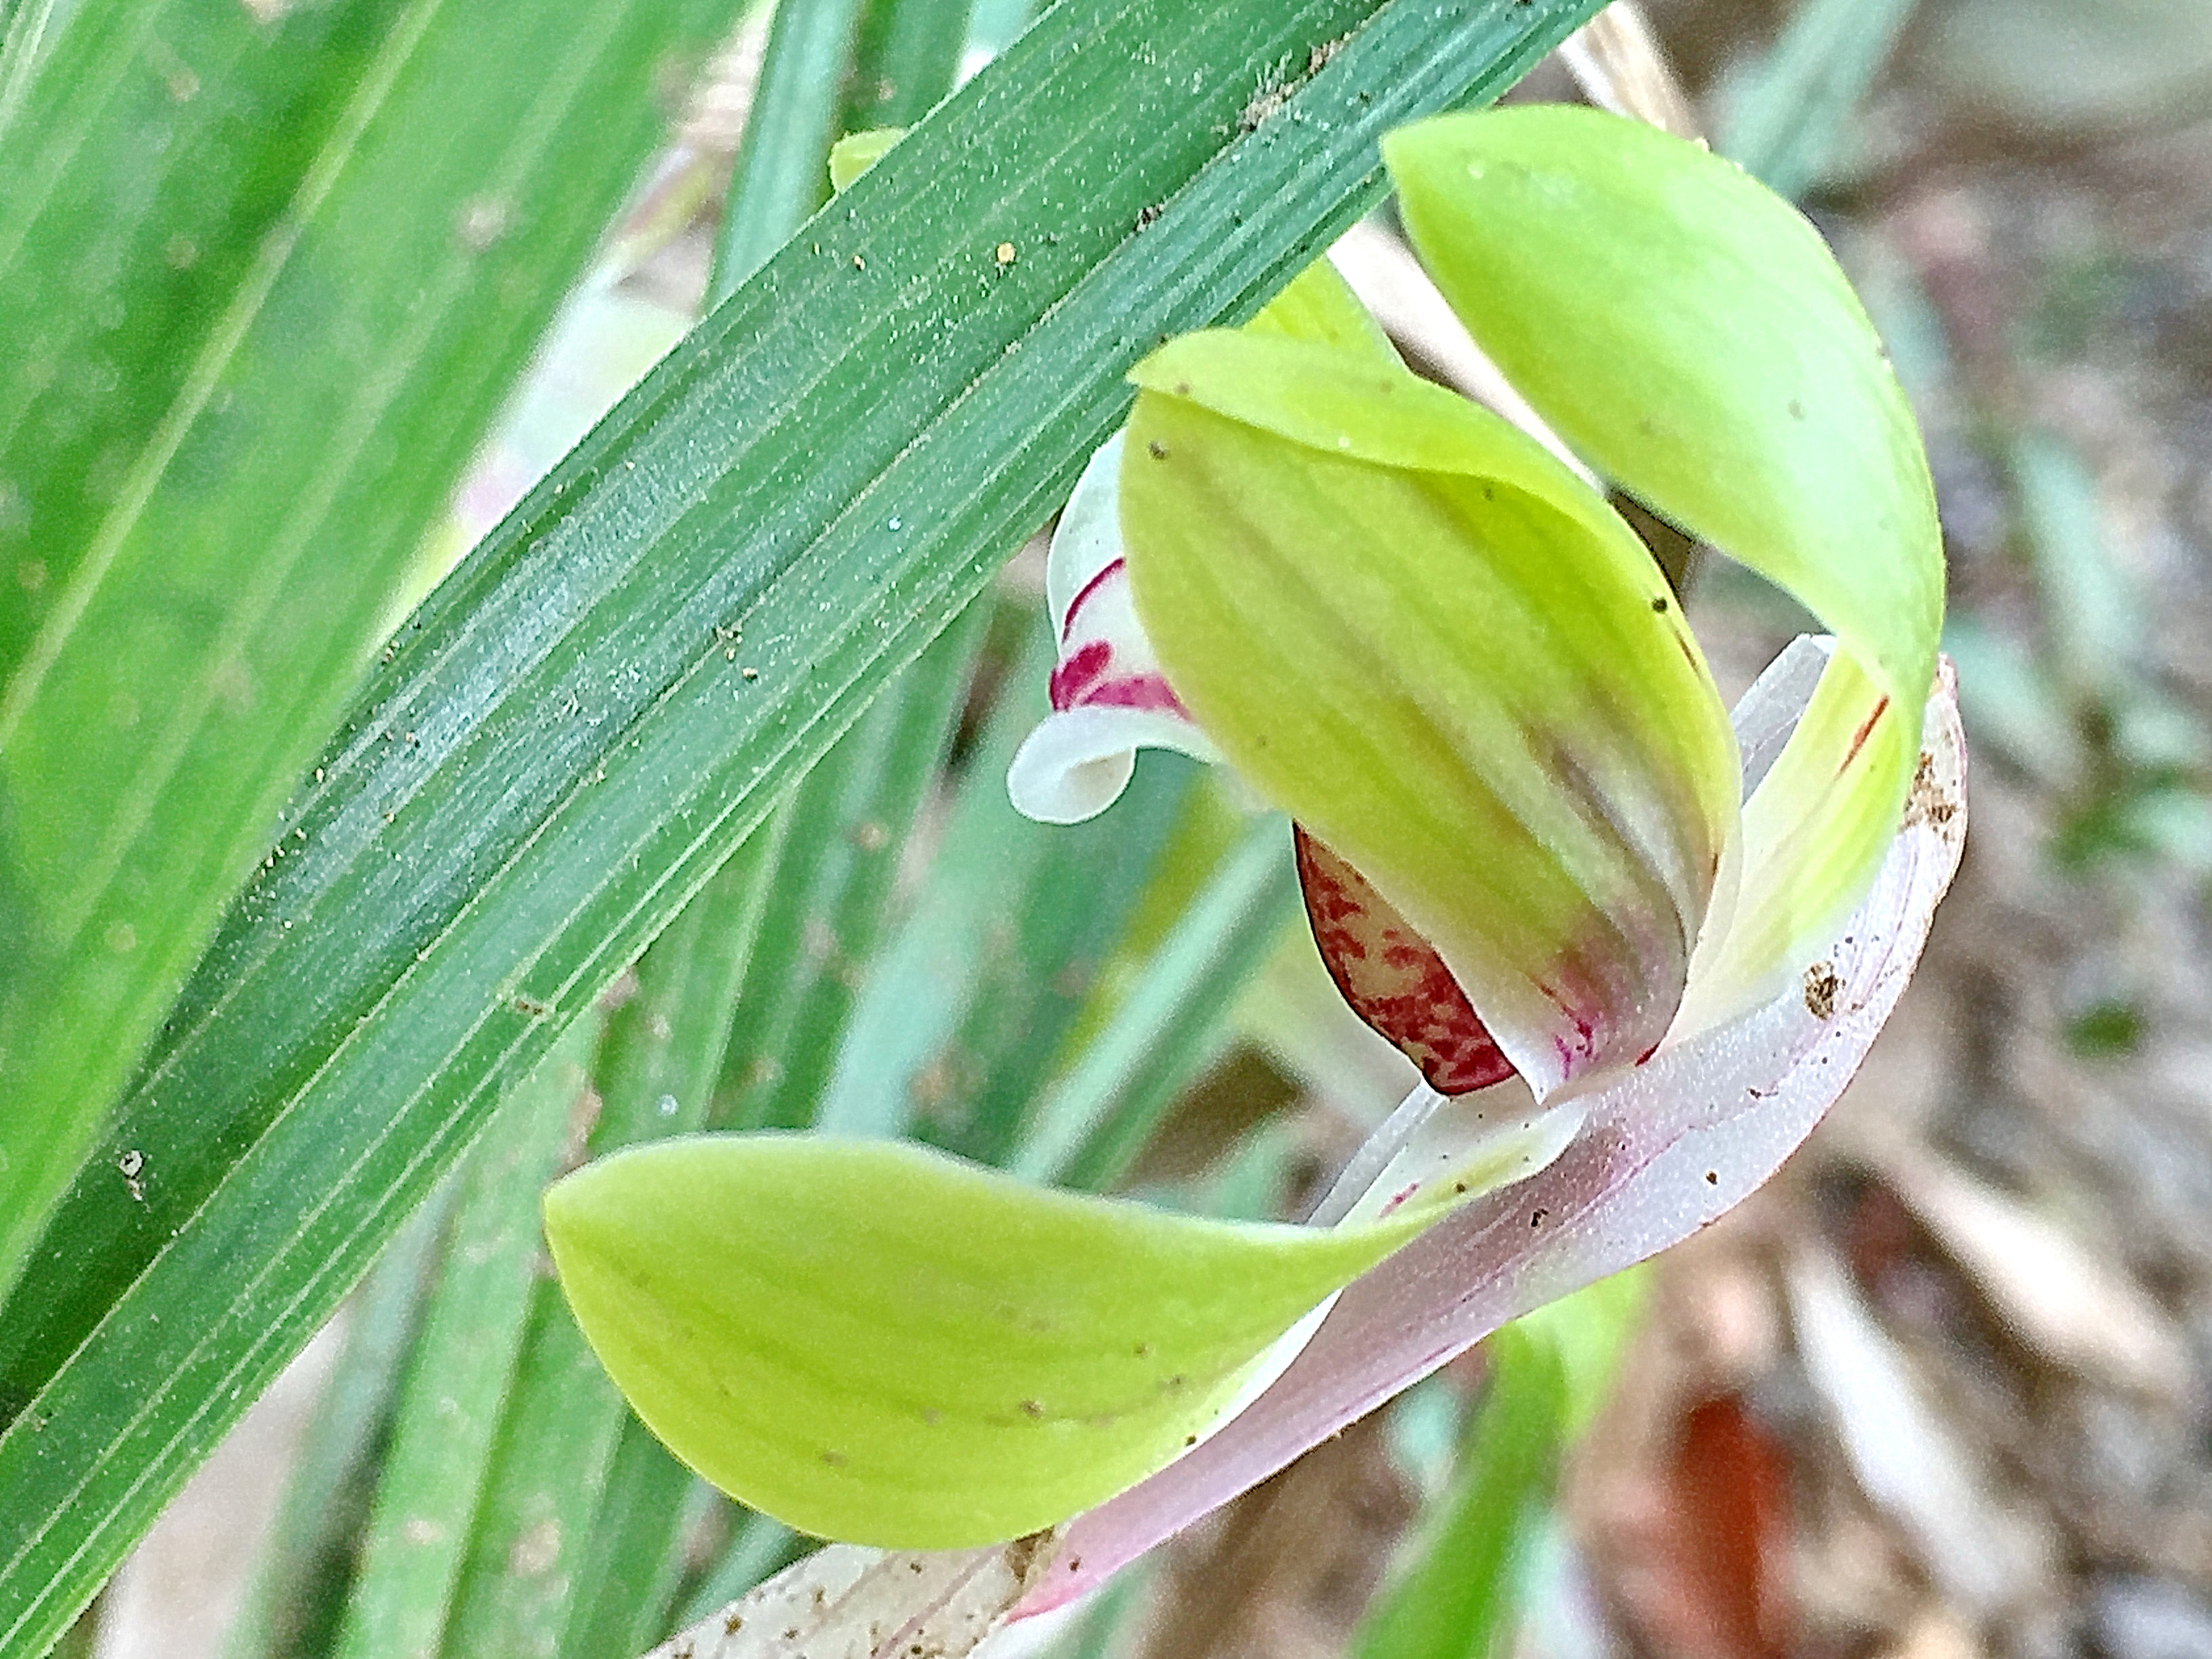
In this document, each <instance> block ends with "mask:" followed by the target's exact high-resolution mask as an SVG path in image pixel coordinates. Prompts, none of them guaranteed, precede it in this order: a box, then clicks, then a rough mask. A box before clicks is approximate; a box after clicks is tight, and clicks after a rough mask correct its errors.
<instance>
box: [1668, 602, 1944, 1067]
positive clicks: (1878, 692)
mask: <svg viewBox="0 0 2212 1659" xmlns="http://www.w3.org/2000/svg"><path fill="white" fill-rule="evenodd" d="M1808 647H1809V642H1808V641H1801V643H1800V645H1799V647H1796V648H1798V649H1805V648H1808ZM1754 695H1756V691H1755V690H1754ZM1747 701H1749V699H1748V698H1747ZM1918 714H1919V709H1918V708H1917V705H1916V706H1911V707H1910V708H1909V709H1901V708H1900V707H1899V704H1897V703H1896V702H1894V701H1893V700H1892V699H1891V697H1890V696H1889V695H1888V693H1887V692H1886V691H1884V690H1882V689H1881V687H1880V686H1878V685H1876V684H1875V683H1874V681H1873V680H1872V679H1870V678H1869V677H1868V676H1867V674H1866V672H1865V671H1864V670H1863V667H1862V666H1861V665H1860V664H1859V662H1858V661H1857V659H1855V658H1853V657H1851V656H1850V655H1849V654H1848V653H1844V652H1840V651H1838V652H1836V653H1834V654H1833V655H1832V657H1831V659H1830V660H1829V663H1828V665H1827V668H1826V671H1824V672H1823V673H1822V674H1821V676H1820V682H1819V684H1818V686H1817V688H1816V689H1815V690H1814V693H1813V697H1812V701H1811V702H1810V703H1809V704H1808V705H1806V706H1805V708H1804V712H1803V714H1802V717H1801V718H1800V719H1799V720H1798V721H1797V726H1796V731H1795V732H1792V733H1791V734H1790V741H1789V744H1788V745H1787V746H1786V747H1785V748H1784V750H1783V751H1782V753H1781V755H1780V757H1778V759H1777V760H1776V761H1775V763H1774V764H1773V766H1772V768H1771V769H1770V770H1769V771H1768V772H1767V774H1766V775H1765V777H1764V778H1763V779H1761V780H1760V781H1759V787H1758V788H1757V789H1756V790H1754V791H1753V793H1752V797H1751V799H1750V800H1749V801H1747V803H1745V805H1744V814H1743V838H1742V841H1741V859H1742V861H1741V875H1740V878H1739V886H1738V889H1737V893H1736V901H1735V912H1734V914H1733V915H1732V916H1731V917H1730V919H1729V926H1728V927H1727V928H1726V930H1725V931H1724V932H1723V933H1722V934H1721V935H1720V937H1719V938H1717V939H1714V940H1712V941H1711V942H1709V943H1708V945H1706V948H1705V950H1704V951H1702V952H1701V953H1700V954H1699V957H1698V958H1697V962H1696V965H1695V972H1694V974H1693V975H1692V986H1691V989H1690V994H1689V997H1688V999H1687V1001H1686V1004H1685V1006H1684V1007H1683V1010H1682V1013H1681V1017H1680V1023H1679V1024H1678V1025H1677V1027H1676V1031H1675V1035H1676V1036H1688V1035H1689V1034H1691V1033H1692V1032H1693V1031H1697V1030H1703V1029H1705V1027H1707V1026H1709V1025H1713V1024H1718V1023H1719V1022H1720V1021H1722V1020H1723V1019H1726V1018H1729V1016H1730V1015H1731V1014H1734V1013H1735V1012H1739V1011H1740V1010H1741V1009H1743V1008H1746V1007H1748V1006H1751V1005H1752V1004H1753V1003H1755V1002H1759V1001H1762V1000H1765V998H1766V997H1768V996H1769V995H1771V994H1772V993H1773V991H1774V990H1775V988H1776V987H1777V985H1778V983H1779V982H1780V980H1781V978H1782V977H1783V976H1784V975H1788V974H1790V973H1791V972H1794V971H1796V970H1797V969H1801V968H1802V966H1803V964H1804V963H1805V962H1806V961H1807V960H1808V956H1809V954H1810V953H1812V952H1814V951H1818V950H1819V949H1820V947H1821V946H1823V945H1825V944H1826V942H1827V939H1828V936H1829V934H1830V933H1832V931H1833V928H1834V926H1835V924H1836V921H1837V920H1838V916H1839V915H1841V914H1842V913H1843V911H1844V908H1847V907H1848V906H1849V905H1850V903H1851V902H1853V901H1854V900H1856V899H1857V896H1858V895H1859V894H1860V892H1861V891H1862V890H1863V889H1864V887H1865V885H1866V870H1865V865H1864V860H1865V854H1866V849H1867V848H1869V847H1873V848H1877V849H1881V848H1887V846H1888V845H1889V842H1890V839H1891V837H1892V836H1893V834H1894V833H1895V831H1896V829H1897V823H1898V815H1897V809H1896V808H1895V807H1894V806H1893V805H1892V804H1891V794H1890V791H1889V787H1888V780H1889V779H1890V778H1891V777H1892V776H1893V775H1895V774H1896V773H1897V772H1899V771H1900V770H1902V771H1903V772H1904V773H1905V775H1906V776H1907V777H1910V776H1911V775H1912V773H1913V771H1914V769H1915V768H1916V767H1917V764H1918V763H1919V758H1920V726H1919V720H1918V719H1917V716H1918Z"/></svg>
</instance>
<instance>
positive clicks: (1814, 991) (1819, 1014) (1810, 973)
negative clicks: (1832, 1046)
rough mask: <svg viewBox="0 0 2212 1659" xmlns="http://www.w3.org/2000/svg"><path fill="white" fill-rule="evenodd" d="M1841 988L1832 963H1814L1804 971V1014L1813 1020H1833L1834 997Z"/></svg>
mask: <svg viewBox="0 0 2212 1659" xmlns="http://www.w3.org/2000/svg"><path fill="white" fill-rule="evenodd" d="M1843 988H1844V981H1842V980H1841V979H1839V978H1838V977H1837V975H1836V969H1835V967H1834V965H1833V964H1832V963H1826V962H1816V963H1814V964H1813V965H1812V966H1811V967H1810V968H1808V969H1806V970H1805V1012H1807V1013H1808V1014H1810V1015H1812V1016H1813V1018H1815V1019H1833V1018H1835V1017H1836V997H1837V995H1838V993H1840V992H1841V991H1842V990H1843Z"/></svg>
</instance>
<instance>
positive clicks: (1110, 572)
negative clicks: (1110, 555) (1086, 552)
mask: <svg viewBox="0 0 2212 1659" xmlns="http://www.w3.org/2000/svg"><path fill="white" fill-rule="evenodd" d="M1127 566H1128V560H1127V559H1126V558H1121V559H1111V560H1109V561H1108V562H1106V563H1105V564H1104V565H1103V566H1102V567H1101V568H1100V569H1099V572H1098V574H1097V575H1095V576H1093V577H1092V578H1091V580H1089V581H1087V582H1085V583H1084V584H1083V586H1081V587H1080V588H1079V589H1077V590H1076V594H1075V597H1074V598H1073V599H1070V600H1069V601H1068V602H1067V614H1066V616H1064V617H1061V618H1060V643H1061V644H1062V645H1065V644H1066V643H1067V636H1068V635H1069V634H1070V633H1071V632H1072V631H1073V629H1074V627H1075V614H1076V612H1077V611H1080V610H1082V609H1083V607H1084V605H1085V603H1087V602H1088V601H1089V599H1090V598H1091V595H1092V594H1093V593H1096V592H1097V591H1098V590H1099V589H1100V588H1101V587H1103V586H1105V584H1106V582H1107V580H1109V578H1111V577H1115V576H1118V575H1120V574H1121V572H1122V571H1123V570H1124V569H1126V568H1127Z"/></svg>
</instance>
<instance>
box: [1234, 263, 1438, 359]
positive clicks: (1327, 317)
mask: <svg viewBox="0 0 2212 1659" xmlns="http://www.w3.org/2000/svg"><path fill="white" fill-rule="evenodd" d="M1244 327H1245V330H1246V331H1247V332H1248V333H1253V334H1283V335H1287V336H1289V337H1291V339H1294V340H1310V341H1311V342H1312V343H1314V344H1316V345H1330V346H1338V347H1341V348H1342V349H1345V350H1346V351H1354V352H1358V353H1359V354H1360V355H1361V356H1366V357H1370V358H1372V359H1373V360H1374V361H1375V362H1378V363H1387V364H1389V365H1390V366H1391V367H1392V368H1396V367H1398V366H1399V365H1400V363H1401V358H1400V357H1399V356H1398V348H1397V347H1395V346H1394V345H1392V344H1391V343H1390V337H1389V335H1387V334H1385V333H1384V332H1383V325H1382V324H1380V323H1378V322H1376V320H1375V313H1372V312H1371V311H1370V310H1368V308H1367V307H1365V306H1364V305H1362V304H1361V303H1360V302H1359V296H1358V295H1356V294H1354V293H1353V292H1352V284H1351V283H1347V282H1346V281H1345V280H1344V278H1343V277H1342V276H1340V275H1339V274H1338V272H1337V269H1336V267H1335V266H1334V265H1333V264H1330V263H1329V262H1328V259H1327V258H1325V257H1324V258H1319V259H1316V260H1315V261H1314V262H1313V263H1312V264H1310V265H1308V266H1307V267H1306V268H1305V269H1304V270H1302V271H1300V272H1299V273H1298V274H1297V276H1294V277H1292V278H1291V285H1290V286H1289V287H1288V288H1286V289H1284V290H1283V291H1282V292H1281V293H1280V294H1278V295H1276V296H1275V297H1274V298H1273V299H1272V300H1270V301H1267V305H1266V306H1265V307H1262V308H1261V312H1260V314H1259V315H1258V316H1256V317H1255V318H1254V319H1252V320H1251V321H1250V322H1249V323H1247V324H1245V325H1244Z"/></svg>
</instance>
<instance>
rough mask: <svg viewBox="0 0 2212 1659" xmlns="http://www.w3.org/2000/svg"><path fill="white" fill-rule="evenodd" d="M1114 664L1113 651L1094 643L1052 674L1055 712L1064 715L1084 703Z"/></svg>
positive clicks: (1102, 643) (1091, 642) (1103, 644)
mask: <svg viewBox="0 0 2212 1659" xmlns="http://www.w3.org/2000/svg"><path fill="white" fill-rule="evenodd" d="M1113 661H1114V647H1112V646H1110V645H1109V644H1107V643H1106V641H1103V640H1092V641H1089V642H1088V643H1087V644H1085V645H1084V646H1083V647H1080V648H1079V649H1078V650H1077V651H1076V652H1074V653H1073V654H1072V655H1071V656H1069V657H1068V658H1067V659H1066V660H1065V661H1063V662H1061V663H1060V665H1059V666H1058V667H1057V668H1055V669H1054V670H1053V671H1052V684H1051V688H1050V690H1051V697H1052V706H1053V708H1054V709H1055V710H1057V711H1059V712H1060V713H1062V714H1065V713H1066V711H1067V710H1069V709H1071V708H1074V707H1075V706H1076V705H1077V704H1078V703H1079V702H1083V700H1084V697H1085V694H1086V693H1087V692H1089V691H1090V690H1091V689H1092V688H1093V687H1094V686H1096V685H1097V684H1098V682H1099V681H1100V680H1102V679H1103V678H1105V677H1106V671H1107V669H1108V668H1109V667H1110V666H1111V665H1112V664H1113Z"/></svg>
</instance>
